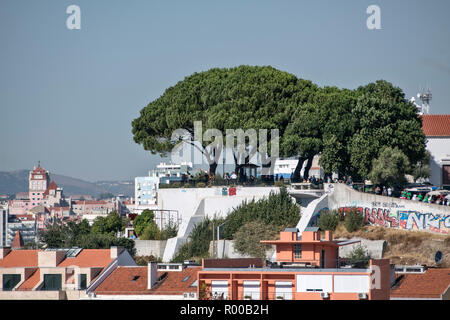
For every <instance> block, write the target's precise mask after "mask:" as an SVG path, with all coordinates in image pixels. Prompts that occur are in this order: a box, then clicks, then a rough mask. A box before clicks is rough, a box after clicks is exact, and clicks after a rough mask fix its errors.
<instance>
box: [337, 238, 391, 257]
mask: <svg viewBox="0 0 450 320" xmlns="http://www.w3.org/2000/svg"><path fill="white" fill-rule="evenodd" d="M336 240H344V239H336ZM351 240H361V242H360V243H354V244H349V245H346V246H341V247H339V257H341V258H346V257H348V255H349V254H350V252H352V251H353V250H354V249H355V248H356V247H358V246H359V245H361V246H362V247H363V248H364V249H365V250H367V252H368V253H369V255H370V257H371V258H373V259H381V258H383V254H384V250H385V249H386V244H387V243H386V240H367V239H363V238H358V237H355V238H352V239H351Z"/></svg>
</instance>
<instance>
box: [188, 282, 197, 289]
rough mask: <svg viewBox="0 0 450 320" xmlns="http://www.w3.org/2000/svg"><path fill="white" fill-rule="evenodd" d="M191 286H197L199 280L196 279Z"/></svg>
mask: <svg viewBox="0 0 450 320" xmlns="http://www.w3.org/2000/svg"><path fill="white" fill-rule="evenodd" d="M189 287H195V288H196V287H197V280H195V281H194V282H192V284H191V285H190V286H189Z"/></svg>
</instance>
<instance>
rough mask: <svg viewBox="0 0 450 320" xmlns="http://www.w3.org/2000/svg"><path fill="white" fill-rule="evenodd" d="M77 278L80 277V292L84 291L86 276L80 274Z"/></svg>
mask: <svg viewBox="0 0 450 320" xmlns="http://www.w3.org/2000/svg"><path fill="white" fill-rule="evenodd" d="M78 276H79V277H80V278H79V281H78V283H79V286H80V290H84V289H86V288H87V276H86V274H85V273H82V274H80V275H78Z"/></svg>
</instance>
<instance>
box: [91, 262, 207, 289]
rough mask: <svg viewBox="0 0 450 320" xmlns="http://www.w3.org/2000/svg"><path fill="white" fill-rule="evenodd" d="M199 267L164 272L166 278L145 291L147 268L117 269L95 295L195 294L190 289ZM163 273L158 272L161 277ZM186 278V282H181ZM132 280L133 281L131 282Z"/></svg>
mask: <svg viewBox="0 0 450 320" xmlns="http://www.w3.org/2000/svg"><path fill="white" fill-rule="evenodd" d="M200 270H201V267H192V268H185V269H183V270H182V271H170V272H166V274H167V276H166V277H165V278H164V279H163V280H162V281H161V283H159V284H158V283H157V284H156V285H155V287H154V288H152V289H150V290H149V289H147V279H148V267H147V266H144V267H118V268H117V269H115V270H114V271H113V272H112V273H111V275H109V277H108V278H106V279H105V280H104V281H103V282H102V283H101V284H100V285H99V286H98V287H97V288H96V289H95V293H96V294H117V295H119V294H120V295H126V294H127V295H130V294H134V295H141V294H154V295H182V294H183V293H184V292H195V291H197V288H196V287H190V286H191V285H192V283H193V282H194V281H195V280H197V272H198V271H200ZM163 274H164V272H158V277H161V276H162V275H163ZM186 277H188V278H187V280H186V281H183V280H184V279H185V278H186ZM133 279H135V280H134V281H133Z"/></svg>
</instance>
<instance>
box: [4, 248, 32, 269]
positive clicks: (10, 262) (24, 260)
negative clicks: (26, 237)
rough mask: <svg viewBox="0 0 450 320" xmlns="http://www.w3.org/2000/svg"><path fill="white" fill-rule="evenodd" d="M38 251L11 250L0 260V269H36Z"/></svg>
mask: <svg viewBox="0 0 450 320" xmlns="http://www.w3.org/2000/svg"><path fill="white" fill-rule="evenodd" d="M37 265H38V250H23V249H21V250H11V252H10V253H8V254H7V255H6V257H4V258H3V259H0V267H2V268H14V267H37Z"/></svg>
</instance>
